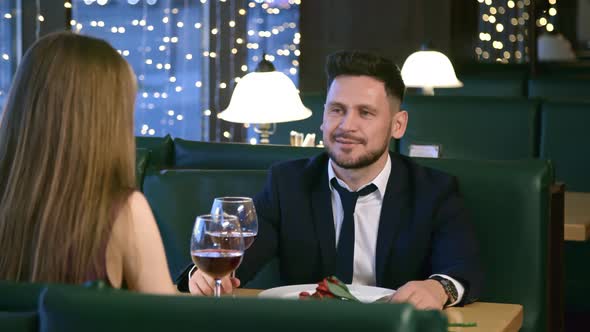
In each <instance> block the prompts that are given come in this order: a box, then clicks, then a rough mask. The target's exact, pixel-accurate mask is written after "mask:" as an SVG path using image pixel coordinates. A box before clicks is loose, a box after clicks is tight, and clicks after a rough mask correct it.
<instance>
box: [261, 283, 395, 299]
mask: <svg viewBox="0 0 590 332" xmlns="http://www.w3.org/2000/svg"><path fill="white" fill-rule="evenodd" d="M317 286H318V285H317V284H305V285H292V286H283V287H276V288H271V289H267V290H264V291H262V292H260V294H258V296H259V297H265V298H275V299H293V300H296V299H298V298H299V293H301V292H309V293H310V294H313V293H314V292H315V289H316V287H317ZM347 287H348V289H349V290H350V293H352V295H354V296H355V297H356V298H357V299H359V300H360V301H361V302H366V303H368V302H373V301H375V300H377V299H379V298H381V297H383V296H385V295H391V294H393V293H395V291H394V290H393V289H388V288H381V287H373V286H364V285H347Z"/></svg>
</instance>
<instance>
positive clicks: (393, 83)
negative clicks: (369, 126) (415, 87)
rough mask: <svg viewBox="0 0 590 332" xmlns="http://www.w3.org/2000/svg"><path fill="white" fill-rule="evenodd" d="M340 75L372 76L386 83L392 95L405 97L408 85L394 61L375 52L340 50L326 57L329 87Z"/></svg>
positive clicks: (388, 91)
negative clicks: (405, 83)
mask: <svg viewBox="0 0 590 332" xmlns="http://www.w3.org/2000/svg"><path fill="white" fill-rule="evenodd" d="M340 75H351V76H370V77H372V78H374V79H376V80H379V81H381V82H383V83H384V84H385V91H386V92H387V94H388V95H390V96H395V97H398V98H399V100H400V101H403V99H404V93H405V90H406V86H405V85H404V81H403V80H402V75H401V72H400V70H399V68H398V67H397V66H396V65H395V63H393V61H391V60H389V59H387V58H384V57H382V56H378V55H376V54H373V53H368V52H361V51H338V52H335V53H332V54H330V55H328V57H327V59H326V76H327V77H328V89H329V88H330V85H331V84H332V81H334V79H335V78H336V77H338V76H340Z"/></svg>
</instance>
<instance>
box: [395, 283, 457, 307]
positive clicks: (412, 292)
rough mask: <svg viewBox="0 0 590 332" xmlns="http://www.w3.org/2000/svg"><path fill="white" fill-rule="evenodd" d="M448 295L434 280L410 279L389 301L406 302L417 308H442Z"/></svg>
mask: <svg viewBox="0 0 590 332" xmlns="http://www.w3.org/2000/svg"><path fill="white" fill-rule="evenodd" d="M447 300H448V296H447V293H445V290H444V288H443V286H442V285H441V284H440V283H439V282H438V281H436V280H430V279H428V280H423V281H410V282H408V283H407V284H405V285H403V286H402V287H400V288H399V289H398V290H397V292H395V294H393V296H392V297H391V302H408V303H411V304H413V305H414V306H415V307H416V308H417V309H422V310H427V309H437V310H442V308H443V307H444V305H445V303H447Z"/></svg>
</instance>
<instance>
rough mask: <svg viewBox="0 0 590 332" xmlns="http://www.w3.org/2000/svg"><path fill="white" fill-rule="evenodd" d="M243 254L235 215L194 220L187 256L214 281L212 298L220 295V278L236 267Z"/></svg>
mask: <svg viewBox="0 0 590 332" xmlns="http://www.w3.org/2000/svg"><path fill="white" fill-rule="evenodd" d="M243 254H244V238H243V236H242V230H241V227H240V223H239V221H238V218H237V217H236V216H233V215H229V214H206V215H201V216H198V217H197V220H196V221H195V226H194V228H193V233H192V236H191V256H192V259H193V262H194V263H195V265H196V266H197V268H198V269H199V270H201V271H203V273H205V274H207V275H209V276H210V277H212V278H213V279H215V292H214V295H215V297H220V296H221V279H222V278H223V277H225V276H227V275H228V274H230V273H231V272H232V271H234V270H235V269H236V268H237V267H238V266H239V265H240V263H241V262H242V256H243Z"/></svg>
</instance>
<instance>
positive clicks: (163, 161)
mask: <svg viewBox="0 0 590 332" xmlns="http://www.w3.org/2000/svg"><path fill="white" fill-rule="evenodd" d="M135 146H136V148H141V149H147V150H148V151H149V152H150V163H149V167H150V168H155V169H162V168H168V167H172V166H173V165H174V142H173V140H172V137H170V135H166V136H164V137H149V136H136V137H135Z"/></svg>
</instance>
